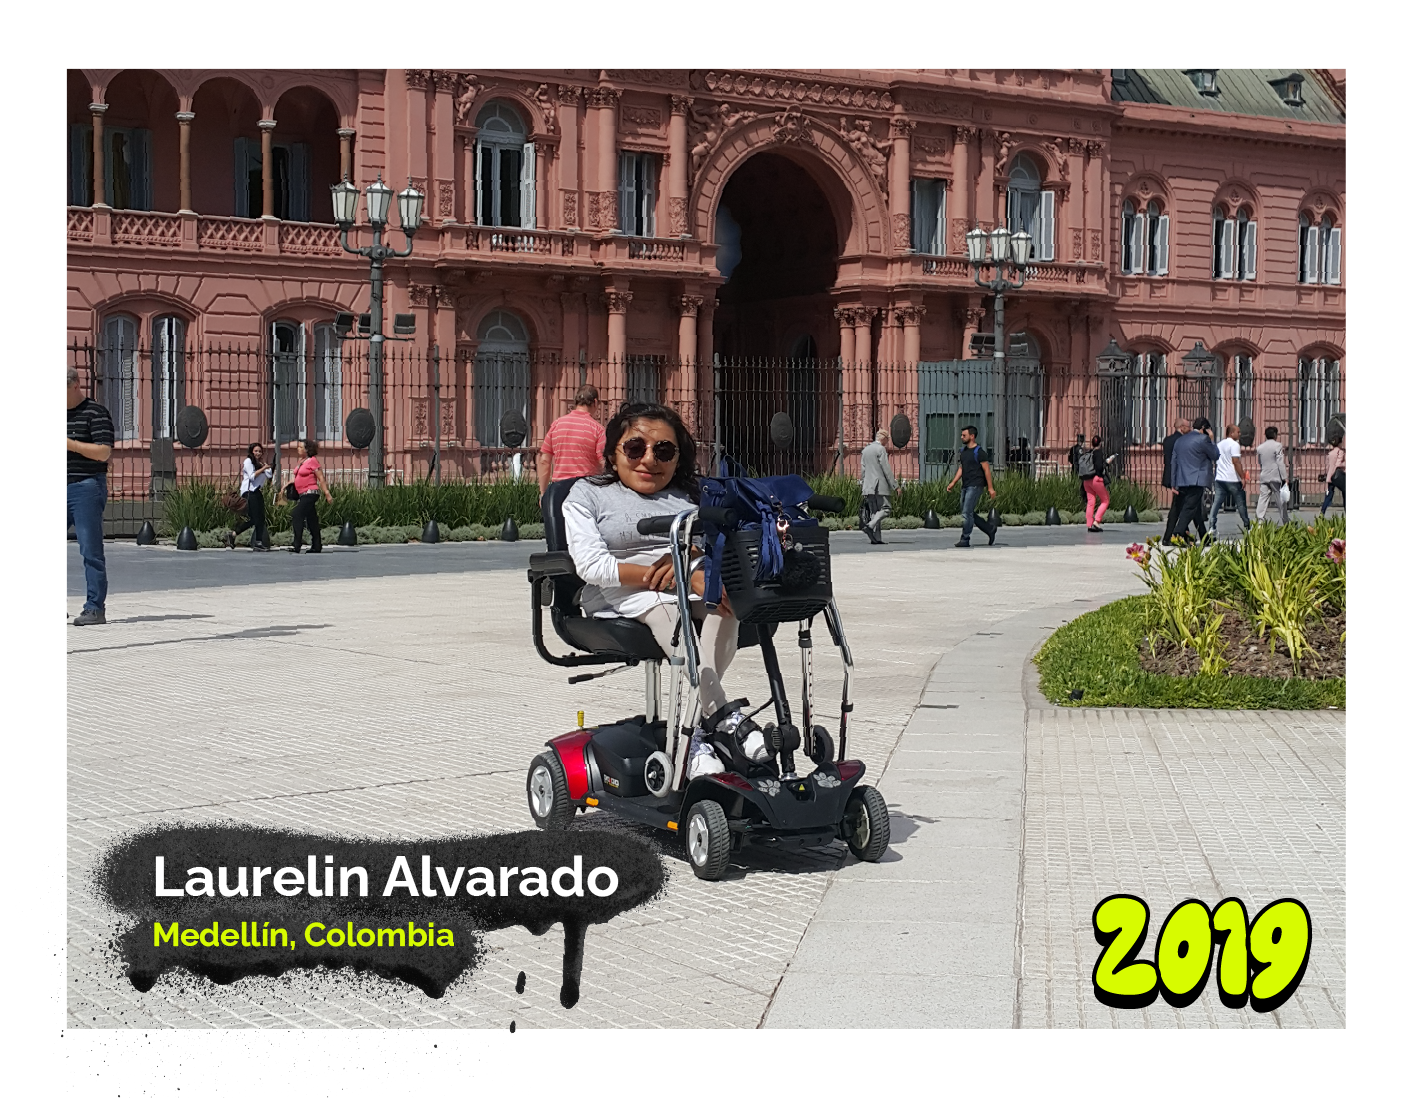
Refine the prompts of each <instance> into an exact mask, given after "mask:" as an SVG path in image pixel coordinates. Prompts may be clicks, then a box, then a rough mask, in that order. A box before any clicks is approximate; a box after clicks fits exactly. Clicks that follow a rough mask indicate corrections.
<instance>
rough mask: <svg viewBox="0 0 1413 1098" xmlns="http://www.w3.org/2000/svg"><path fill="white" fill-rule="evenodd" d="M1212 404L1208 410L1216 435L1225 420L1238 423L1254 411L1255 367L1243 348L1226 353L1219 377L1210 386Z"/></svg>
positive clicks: (1254, 412) (1222, 428)
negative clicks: (1212, 388)
mask: <svg viewBox="0 0 1413 1098" xmlns="http://www.w3.org/2000/svg"><path fill="white" fill-rule="evenodd" d="M1214 389H1215V392H1214V394H1213V408H1212V411H1211V412H1210V413H1207V414H1209V415H1210V416H1211V417H1212V423H1213V426H1214V427H1215V428H1216V430H1217V432H1218V435H1219V437H1220V433H1221V432H1222V431H1223V430H1225V428H1226V425H1227V424H1228V423H1235V424H1237V425H1238V426H1240V424H1241V421H1242V420H1243V419H1248V418H1250V419H1254V418H1255V415H1256V399H1255V397H1256V371H1255V365H1254V360H1253V359H1252V357H1251V356H1250V355H1249V354H1247V353H1246V352H1245V351H1237V352H1235V353H1233V354H1231V355H1229V356H1227V360H1226V364H1225V367H1224V369H1223V371H1222V381H1221V384H1220V385H1219V386H1214Z"/></svg>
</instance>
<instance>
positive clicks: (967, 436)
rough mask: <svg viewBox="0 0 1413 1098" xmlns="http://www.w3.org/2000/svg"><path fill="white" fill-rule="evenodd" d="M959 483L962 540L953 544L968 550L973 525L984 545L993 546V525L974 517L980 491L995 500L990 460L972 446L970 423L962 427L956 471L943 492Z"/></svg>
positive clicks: (974, 440)
mask: <svg viewBox="0 0 1413 1098" xmlns="http://www.w3.org/2000/svg"><path fill="white" fill-rule="evenodd" d="M959 480H960V481H961V482H962V540H961V541H959V542H957V548H958V549H970V548H971V528H972V526H973V525H975V526H978V527H980V528H981V532H982V533H983V534H985V535H986V544H987V545H995V544H996V526H993V525H992V524H991V523H989V522H987V521H986V520H985V519H979V518H977V517H976V505H977V503H978V502H980V500H981V490H982V489H983V488H985V489H986V491H987V492H989V493H990V494H991V498H992V499H993V500H994V499H995V498H996V486H995V485H994V484H992V483H991V457H990V455H989V454H987V452H986V451H985V450H983V449H982V448H981V447H980V446H978V445H977V444H976V428H975V427H973V426H971V425H970V424H968V425H967V426H966V427H963V428H962V452H961V456H960V459H959V461H958V463H957V471H956V472H955V473H953V474H952V479H951V480H950V481H949V482H948V484H947V491H949V492H950V491H951V490H952V488H953V487H954V486H955V485H956V483H957V481H959ZM997 525H999V523H998V524H997Z"/></svg>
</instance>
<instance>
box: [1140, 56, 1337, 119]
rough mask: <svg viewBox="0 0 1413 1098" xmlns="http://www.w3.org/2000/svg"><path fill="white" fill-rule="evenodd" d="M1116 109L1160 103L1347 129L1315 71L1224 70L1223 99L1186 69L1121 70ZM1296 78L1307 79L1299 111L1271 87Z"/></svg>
mask: <svg viewBox="0 0 1413 1098" xmlns="http://www.w3.org/2000/svg"><path fill="white" fill-rule="evenodd" d="M1114 72H1116V73H1119V74H1122V76H1123V77H1124V78H1123V79H1122V80H1118V79H1116V80H1115V81H1114V85H1113V87H1114V90H1113V98H1114V102H1116V103H1160V104H1166V105H1168V106H1172V107H1187V108H1190V109H1191V110H1199V111H1227V112H1229V113H1231V114H1254V115H1260V116H1263V117H1265V118H1302V119H1304V120H1305V121H1307V122H1333V123H1338V124H1343V122H1344V111H1343V110H1342V109H1341V108H1340V105H1339V103H1338V102H1336V101H1335V100H1334V99H1333V98H1332V97H1331V95H1330V93H1329V92H1328V91H1326V90H1325V86H1324V85H1323V84H1321V83H1320V81H1319V79H1318V78H1317V77H1316V76H1315V73H1314V72H1313V71H1312V70H1310V69H1218V70H1217V91H1218V94H1217V95H1203V94H1202V93H1201V92H1199V91H1198V90H1197V88H1196V87H1195V86H1194V85H1193V83H1192V80H1191V79H1190V78H1189V77H1188V75H1187V73H1186V72H1184V71H1183V70H1182V69H1115V70H1114ZM1291 73H1296V74H1297V75H1300V76H1303V77H1304V78H1305V82H1304V84H1303V85H1302V87H1301V92H1300V95H1301V98H1302V99H1303V100H1304V101H1305V102H1304V105H1303V106H1299V107H1294V106H1291V105H1290V104H1289V103H1287V102H1286V101H1285V100H1284V99H1282V98H1281V93H1280V92H1279V91H1278V90H1277V89H1276V88H1274V87H1272V86H1271V81H1272V80H1279V79H1280V78H1281V77H1283V76H1289V75H1290V74H1291Z"/></svg>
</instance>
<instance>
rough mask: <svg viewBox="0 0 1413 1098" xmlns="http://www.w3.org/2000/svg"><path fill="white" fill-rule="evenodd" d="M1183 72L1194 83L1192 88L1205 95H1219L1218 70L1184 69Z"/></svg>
mask: <svg viewBox="0 0 1413 1098" xmlns="http://www.w3.org/2000/svg"><path fill="white" fill-rule="evenodd" d="M1183 72H1185V73H1186V74H1187V78H1188V79H1189V80H1191V81H1192V86H1193V87H1194V88H1196V89H1197V90H1198V91H1199V92H1201V93H1202V94H1203V95H1217V94H1219V93H1218V88H1217V70H1216V69H1184V70H1183Z"/></svg>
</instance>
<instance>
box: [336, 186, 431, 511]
mask: <svg viewBox="0 0 1413 1098" xmlns="http://www.w3.org/2000/svg"><path fill="white" fill-rule="evenodd" d="M329 189H330V191H332V192H333V202H334V221H335V222H337V223H338V227H339V242H340V243H341V244H342V245H343V250H344V251H346V252H349V253H351V254H353V255H362V256H367V257H368V262H369V265H370V268H371V272H370V275H369V278H370V282H371V294H370V306H369V308H370V313H371V316H370V317H369V322H370V323H369V340H368V403H369V404H370V405H372V408H371V411H372V413H373V441H372V442H371V443H370V444H369V446H368V483H369V484H371V485H372V486H373V487H375V488H381V487H382V486H383V483H384V481H385V480H386V479H387V470H386V469H385V468H384V467H383V261H384V260H385V259H389V258H391V257H394V256H396V257H397V258H399V259H402V258H404V257H406V256H409V255H411V254H412V237H413V235H414V234H415V233H416V232H417V229H418V227H419V226H420V225H421V224H422V203H423V202H425V201H426V196H425V195H423V194H422V192H421V191H418V190H414V189H413V188H412V187H410V186H409V187H408V188H407V189H406V190H404V191H400V192H399V193H398V195H397V212H398V217H399V218H400V219H401V224H400V225H399V228H401V229H402V232H403V235H404V236H406V237H407V247H406V248H404V249H403V250H402V251H398V250H397V249H396V248H393V247H390V246H389V245H387V244H384V243H383V229H384V228H386V227H387V223H388V208H389V207H390V206H391V205H392V199H393V190H392V188H391V187H389V186H388V185H387V184H386V183H384V182H383V177H382V176H381V175H380V176H378V179H377V181H376V182H374V183H370V184H369V185H368V190H367V192H366V198H367V203H368V221H369V224H371V225H372V226H373V243H372V244H369V245H366V246H365V247H362V248H352V247H350V246H349V243H348V231H349V229H351V228H352V227H353V219H354V217H355V216H356V215H357V213H358V188H357V187H356V186H354V184H352V183H350V182H349V181H348V180H347V179H344V180H341V181H340V182H338V183H335V184H334V185H333V186H332V187H330V188H329Z"/></svg>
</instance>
